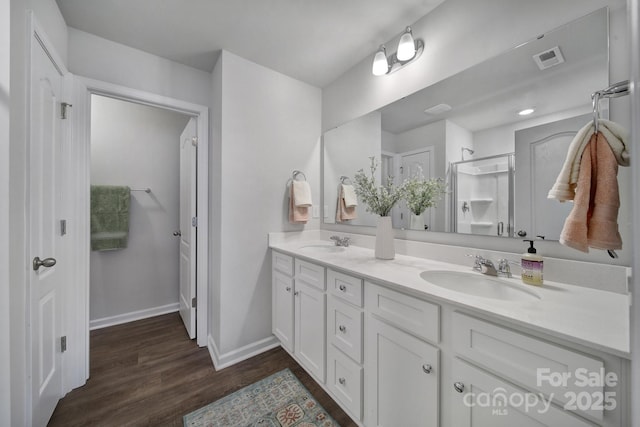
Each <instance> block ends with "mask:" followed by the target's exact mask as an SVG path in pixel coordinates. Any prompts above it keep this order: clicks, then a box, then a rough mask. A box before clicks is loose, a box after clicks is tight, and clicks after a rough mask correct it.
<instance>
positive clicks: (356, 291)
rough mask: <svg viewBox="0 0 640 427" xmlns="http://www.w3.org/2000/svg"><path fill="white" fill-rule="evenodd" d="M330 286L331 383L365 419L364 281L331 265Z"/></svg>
mask: <svg viewBox="0 0 640 427" xmlns="http://www.w3.org/2000/svg"><path fill="white" fill-rule="evenodd" d="M327 290H328V294H329V295H328V297H327V298H328V303H327V386H328V387H329V390H330V391H331V392H332V393H333V395H334V396H335V398H336V399H337V400H338V401H339V402H340V403H341V404H342V406H343V407H344V408H345V409H346V410H347V411H348V412H349V414H350V415H351V417H352V418H354V419H356V420H358V421H361V420H362V410H363V387H364V382H363V380H364V368H363V366H362V362H363V332H364V313H363V310H362V305H363V281H362V279H360V278H357V277H353V276H351V275H347V274H344V273H340V272H338V271H335V270H332V269H328V270H327Z"/></svg>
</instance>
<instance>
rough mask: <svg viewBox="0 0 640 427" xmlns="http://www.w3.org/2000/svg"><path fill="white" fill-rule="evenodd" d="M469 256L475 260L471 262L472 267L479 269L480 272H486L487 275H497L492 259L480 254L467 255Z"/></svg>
mask: <svg viewBox="0 0 640 427" xmlns="http://www.w3.org/2000/svg"><path fill="white" fill-rule="evenodd" d="M467 256H470V257H475V262H474V264H473V269H474V270H476V271H479V272H480V273H482V274H486V275H488V276H497V275H498V270H496V266H495V265H493V261H491V260H490V259H487V258H484V257H482V256H480V255H467Z"/></svg>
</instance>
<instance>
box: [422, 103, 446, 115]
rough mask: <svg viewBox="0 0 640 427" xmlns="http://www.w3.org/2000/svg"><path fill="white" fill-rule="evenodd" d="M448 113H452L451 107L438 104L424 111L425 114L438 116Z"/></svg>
mask: <svg viewBox="0 0 640 427" xmlns="http://www.w3.org/2000/svg"><path fill="white" fill-rule="evenodd" d="M447 111H451V105H448V104H438V105H434V106H433V107H429V108H427V109H426V110H424V113H425V114H432V115H434V116H435V115H437V114H442V113H446V112H447Z"/></svg>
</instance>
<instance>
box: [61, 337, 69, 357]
mask: <svg viewBox="0 0 640 427" xmlns="http://www.w3.org/2000/svg"><path fill="white" fill-rule="evenodd" d="M65 351H67V337H66V336H64V337H60V352H61V353H64V352H65Z"/></svg>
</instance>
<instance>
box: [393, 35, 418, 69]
mask: <svg viewBox="0 0 640 427" xmlns="http://www.w3.org/2000/svg"><path fill="white" fill-rule="evenodd" d="M415 54H416V44H415V42H414V40H413V36H412V35H411V28H408V27H407V31H406V32H405V33H404V34H403V35H402V37H400V42H399V43H398V53H396V57H397V58H398V60H400V61H408V60H410V59H411V58H413V57H414V56H415Z"/></svg>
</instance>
